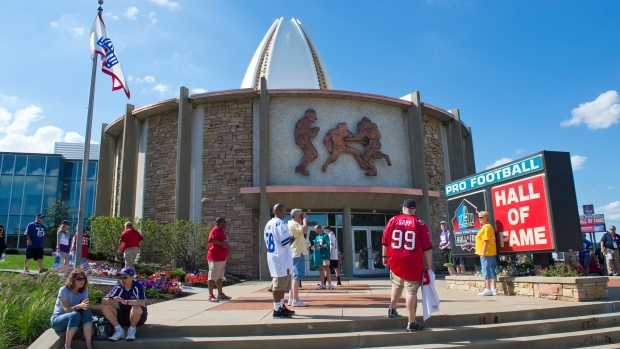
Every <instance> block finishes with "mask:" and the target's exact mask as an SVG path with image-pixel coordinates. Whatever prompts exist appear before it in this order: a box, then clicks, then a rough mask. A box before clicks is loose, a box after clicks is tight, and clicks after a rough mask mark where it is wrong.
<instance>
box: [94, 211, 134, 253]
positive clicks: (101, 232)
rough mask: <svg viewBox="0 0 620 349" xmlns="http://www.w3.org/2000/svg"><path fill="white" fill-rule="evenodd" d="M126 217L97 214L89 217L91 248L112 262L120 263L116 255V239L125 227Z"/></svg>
mask: <svg viewBox="0 0 620 349" xmlns="http://www.w3.org/2000/svg"><path fill="white" fill-rule="evenodd" d="M127 220H128V219H127V218H122V217H106V216H98V217H91V218H90V231H91V234H90V241H91V243H92V246H91V250H92V251H94V252H96V253H99V254H101V255H102V256H104V257H105V259H106V260H108V261H110V262H112V263H121V262H122V259H121V258H120V256H119V255H118V252H117V250H118V239H119V238H120V236H121V233H122V232H123V230H124V229H125V222H127Z"/></svg>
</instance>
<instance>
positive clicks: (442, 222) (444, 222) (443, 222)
mask: <svg viewBox="0 0 620 349" xmlns="http://www.w3.org/2000/svg"><path fill="white" fill-rule="evenodd" d="M439 224H445V225H448V223H446V221H441V223H439Z"/></svg>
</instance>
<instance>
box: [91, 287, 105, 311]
mask: <svg viewBox="0 0 620 349" xmlns="http://www.w3.org/2000/svg"><path fill="white" fill-rule="evenodd" d="M105 296H106V293H105V292H104V291H102V290H100V289H98V288H96V287H94V286H92V285H90V286H89V287H88V301H89V302H90V306H91V307H92V306H93V305H95V304H98V303H101V300H102V299H103V297H105Z"/></svg>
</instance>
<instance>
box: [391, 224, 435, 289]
mask: <svg viewBox="0 0 620 349" xmlns="http://www.w3.org/2000/svg"><path fill="white" fill-rule="evenodd" d="M382 244H383V245H384V246H387V255H388V266H389V267H390V270H391V271H392V272H393V273H394V274H395V275H396V276H398V277H399V278H401V279H403V280H407V281H422V272H423V271H424V251H427V250H430V249H432V248H433V243H432V242H431V238H430V233H429V231H428V226H427V225H426V223H424V221H423V220H421V219H419V218H418V217H416V216H409V215H405V214H399V215H398V216H395V217H393V218H392V219H390V221H389V222H388V224H387V226H386V227H385V230H384V231H383V240H382Z"/></svg>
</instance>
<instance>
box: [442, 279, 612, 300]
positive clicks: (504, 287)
mask: <svg viewBox="0 0 620 349" xmlns="http://www.w3.org/2000/svg"><path fill="white" fill-rule="evenodd" d="M608 281H609V278H607V277H578V278H549V277H542V276H540V277H501V276H500V277H499V278H498V282H497V289H498V291H499V293H500V294H505V295H516V296H525V297H533V298H547V299H552V300H561V301H567V302H587V301H598V300H607V299H608V297H607V282H608ZM446 287H447V288H448V289H449V290H460V291H471V292H481V291H482V290H484V288H485V282H484V279H483V278H482V276H449V277H446Z"/></svg>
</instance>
